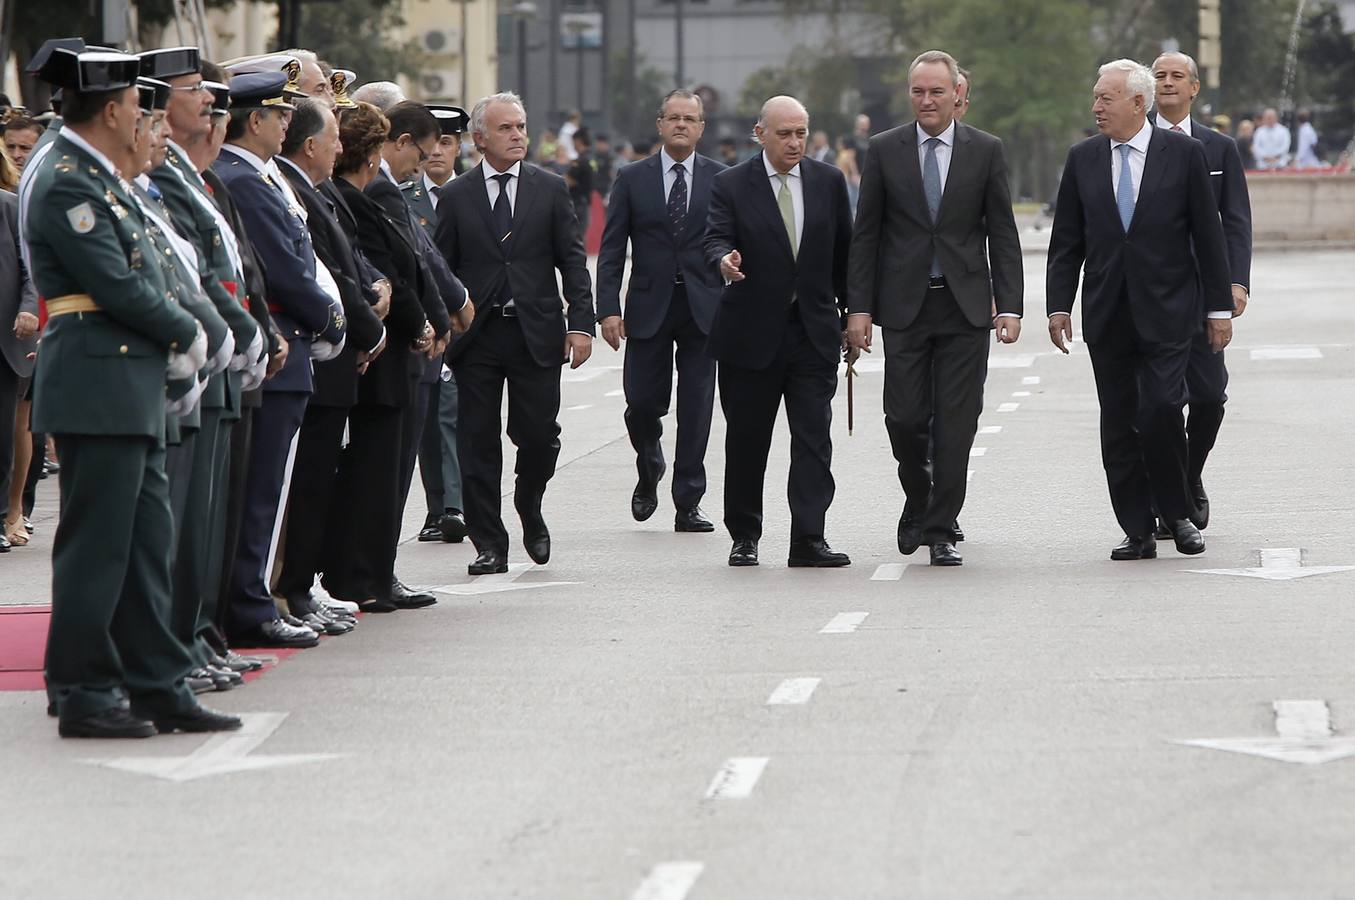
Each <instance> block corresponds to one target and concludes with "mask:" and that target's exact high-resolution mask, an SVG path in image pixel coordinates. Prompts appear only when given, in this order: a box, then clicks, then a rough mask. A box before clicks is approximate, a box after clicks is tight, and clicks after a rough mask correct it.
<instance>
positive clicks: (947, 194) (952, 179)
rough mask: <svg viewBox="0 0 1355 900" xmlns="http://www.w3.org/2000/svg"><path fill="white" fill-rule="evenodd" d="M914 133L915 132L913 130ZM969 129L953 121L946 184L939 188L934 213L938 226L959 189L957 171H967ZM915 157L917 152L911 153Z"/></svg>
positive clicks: (959, 179)
mask: <svg viewBox="0 0 1355 900" xmlns="http://www.w3.org/2000/svg"><path fill="white" fill-rule="evenodd" d="M915 133H916V132H915ZM969 149H970V148H969V130H968V129H967V128H966V127H965V126H964V124H963V123H961V122H956V123H955V135H954V137H953V138H952V139H951V145H950V168H949V169H947V171H946V184H945V187H944V188H942V189H941V209H940V210H939V211H938V212H937V214H936V224H937V225H938V226H940V224H941V222H942V221H943V220H944V219H945V218H946V210H947V209H948V208H949V207H950V206H951V205H953V204H951V203H950V199H951V198H952V197H954V196H955V192H956V191H958V190H960V188H958V187H956V184H957V183H958V182H960V181H961V180H962V178H960V177H957V176H958V173H961V172H966V171H968V170H967V169H966V168H965V166H966V165H968V164H969ZM913 158H914V159H916V158H917V154H913ZM919 178H921V175H919Z"/></svg>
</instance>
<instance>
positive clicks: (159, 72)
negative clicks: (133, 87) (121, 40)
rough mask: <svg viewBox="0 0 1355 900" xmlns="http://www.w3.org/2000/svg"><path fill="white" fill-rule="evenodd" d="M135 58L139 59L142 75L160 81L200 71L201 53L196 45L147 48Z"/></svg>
mask: <svg viewBox="0 0 1355 900" xmlns="http://www.w3.org/2000/svg"><path fill="white" fill-rule="evenodd" d="M137 59H139V60H141V74H142V75H144V76H145V77H147V78H158V79H160V80H161V81H164V80H165V79H167V78H177V77H179V76H180V75H193V74H195V73H197V72H201V71H202V54H201V53H200V52H199V51H198V48H197V47H168V48H166V49H163V50H147V51H146V52H145V53H138V54H137Z"/></svg>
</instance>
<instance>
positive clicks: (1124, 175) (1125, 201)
mask: <svg viewBox="0 0 1355 900" xmlns="http://www.w3.org/2000/svg"><path fill="white" fill-rule="evenodd" d="M1115 149H1116V150H1119V151H1120V180H1119V182H1118V183H1117V184H1116V185H1115V208H1116V209H1118V210H1119V211H1120V224H1121V225H1123V226H1124V230H1125V234H1128V233H1129V223H1130V221H1132V220H1133V218H1134V176H1133V174H1132V173H1130V171H1129V145H1128V144H1121V145H1120V146H1118V147H1116V148H1115Z"/></svg>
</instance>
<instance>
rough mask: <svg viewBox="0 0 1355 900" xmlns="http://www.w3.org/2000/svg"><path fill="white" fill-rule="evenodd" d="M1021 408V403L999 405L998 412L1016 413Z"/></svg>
mask: <svg viewBox="0 0 1355 900" xmlns="http://www.w3.org/2000/svg"><path fill="white" fill-rule="evenodd" d="M1020 406H1021V404H1020V403H999V404H998V406H997V411H998V412H1000V413H1007V412H1016V411H1017V409H1019V408H1020Z"/></svg>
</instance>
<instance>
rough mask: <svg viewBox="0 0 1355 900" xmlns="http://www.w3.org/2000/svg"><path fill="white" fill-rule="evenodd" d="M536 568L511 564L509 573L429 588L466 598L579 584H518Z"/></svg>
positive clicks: (557, 582)
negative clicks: (519, 580)
mask: <svg viewBox="0 0 1355 900" xmlns="http://www.w3.org/2000/svg"><path fill="white" fill-rule="evenodd" d="M535 568H536V565H535V564H533V563H509V564H508V571H507V572H504V573H502V574H495V575H477V576H475V578H474V579H473V580H471V581H463V582H458V583H456V584H440V585H438V586H437V587H433V588H429V590H430V591H433V592H434V593H438V594H457V595H460V596H463V597H466V596H473V595H476V594H497V593H500V592H502V591H525V590H529V589H531V588H541V587H557V586H560V585H565V584H577V583H578V582H575V581H528V582H526V583H523V584H519V583H517V581H518V579H519V578H521V577H522V576H523V575H526V574H527V573H528V572H530V571H531V570H532V569H535Z"/></svg>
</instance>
